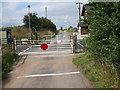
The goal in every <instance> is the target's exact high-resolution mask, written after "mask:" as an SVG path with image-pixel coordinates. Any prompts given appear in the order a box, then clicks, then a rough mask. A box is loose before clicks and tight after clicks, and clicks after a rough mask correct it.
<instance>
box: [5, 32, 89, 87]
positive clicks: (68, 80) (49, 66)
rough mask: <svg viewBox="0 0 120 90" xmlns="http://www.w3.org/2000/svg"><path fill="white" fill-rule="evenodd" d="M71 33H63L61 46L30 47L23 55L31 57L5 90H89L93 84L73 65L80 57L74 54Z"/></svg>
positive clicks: (21, 66) (10, 80) (15, 68)
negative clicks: (11, 89)
mask: <svg viewBox="0 0 120 90" xmlns="http://www.w3.org/2000/svg"><path fill="white" fill-rule="evenodd" d="M69 39H70V34H69V33H66V32H64V33H60V34H59V37H57V39H54V40H58V41H59V42H60V43H59V44H51V45H49V48H48V50H46V51H42V50H41V49H40V47H39V46H31V47H29V48H28V49H27V50H26V51H24V52H21V55H28V56H27V59H26V60H25V63H24V64H18V65H17V66H14V68H13V70H12V71H11V72H10V73H9V78H8V79H6V80H5V81H4V82H3V88H89V87H91V84H90V82H89V81H88V80H87V79H86V77H85V76H84V75H83V74H82V72H80V71H79V70H78V68H77V67H76V66H75V65H73V64H72V59H73V58H75V57H78V56H80V54H72V47H71V44H70V42H69ZM60 40H61V41H60Z"/></svg>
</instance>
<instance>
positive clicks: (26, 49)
mask: <svg viewBox="0 0 120 90" xmlns="http://www.w3.org/2000/svg"><path fill="white" fill-rule="evenodd" d="M30 48H32V46H30V47H29V48H27V49H25V50H24V51H23V52H20V53H18V55H21V54H23V53H24V52H26V51H27V50H29V49H30Z"/></svg>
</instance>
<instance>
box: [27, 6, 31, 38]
mask: <svg viewBox="0 0 120 90" xmlns="http://www.w3.org/2000/svg"><path fill="white" fill-rule="evenodd" d="M27 7H28V17H29V31H30V40H31V26H30V5H28V6H27Z"/></svg>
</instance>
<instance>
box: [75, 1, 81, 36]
mask: <svg viewBox="0 0 120 90" xmlns="http://www.w3.org/2000/svg"><path fill="white" fill-rule="evenodd" d="M76 4H78V5H79V8H78V10H79V22H78V29H79V30H78V32H79V34H80V35H81V27H80V19H81V15H80V11H81V7H80V5H81V4H83V3H80V2H78V3H76Z"/></svg>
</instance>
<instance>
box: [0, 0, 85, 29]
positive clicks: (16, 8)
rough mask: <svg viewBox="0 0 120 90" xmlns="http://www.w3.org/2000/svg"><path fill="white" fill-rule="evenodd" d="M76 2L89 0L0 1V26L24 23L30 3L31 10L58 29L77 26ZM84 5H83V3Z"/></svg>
mask: <svg viewBox="0 0 120 90" xmlns="http://www.w3.org/2000/svg"><path fill="white" fill-rule="evenodd" d="M76 2H83V3H84V4H85V3H87V0H4V1H2V2H1V3H0V12H2V13H0V21H1V22H0V23H1V24H0V25H2V26H0V27H9V26H18V25H23V17H24V15H26V14H27V13H28V8H27V5H30V6H31V7H30V12H31V13H37V14H38V17H45V7H47V11H48V12H47V15H48V16H47V17H48V19H50V20H51V21H52V22H53V23H54V24H55V25H56V26H57V29H60V27H61V26H62V27H63V28H67V27H69V26H73V27H76V26H77V23H78V5H76ZM81 7H82V5H81Z"/></svg>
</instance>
